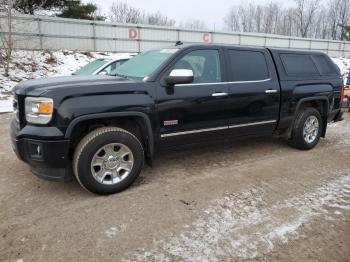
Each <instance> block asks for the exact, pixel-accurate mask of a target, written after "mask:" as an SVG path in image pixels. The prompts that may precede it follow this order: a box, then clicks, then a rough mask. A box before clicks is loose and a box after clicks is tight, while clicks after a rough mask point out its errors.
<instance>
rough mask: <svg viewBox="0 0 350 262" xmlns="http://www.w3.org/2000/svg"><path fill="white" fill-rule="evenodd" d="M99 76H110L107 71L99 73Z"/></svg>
mask: <svg viewBox="0 0 350 262" xmlns="http://www.w3.org/2000/svg"><path fill="white" fill-rule="evenodd" d="M98 75H102V76H106V75H108V73H107V71H105V70H103V71H101V72H99V73H98Z"/></svg>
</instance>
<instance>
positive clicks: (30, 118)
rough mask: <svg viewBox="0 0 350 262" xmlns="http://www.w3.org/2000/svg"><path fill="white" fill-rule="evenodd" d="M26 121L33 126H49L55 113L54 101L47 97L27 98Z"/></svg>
mask: <svg viewBox="0 0 350 262" xmlns="http://www.w3.org/2000/svg"><path fill="white" fill-rule="evenodd" d="M25 113H26V120H27V122H28V123H32V124H47V123H48V122H50V120H51V118H52V113H53V100H52V99H51V98H45V97H26V99H25Z"/></svg>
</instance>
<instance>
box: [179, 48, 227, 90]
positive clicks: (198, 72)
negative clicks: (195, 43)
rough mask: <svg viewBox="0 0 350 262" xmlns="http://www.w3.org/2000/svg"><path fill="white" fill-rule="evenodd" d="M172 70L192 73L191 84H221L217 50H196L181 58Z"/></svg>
mask: <svg viewBox="0 0 350 262" xmlns="http://www.w3.org/2000/svg"><path fill="white" fill-rule="evenodd" d="M173 69H190V70H192V71H193V76H194V80H193V83H217V82H221V70H220V58H219V51H218V50H196V51H192V52H190V53H188V54H186V55H185V56H183V57H182V58H181V59H180V60H179V61H177V62H176V64H175V65H174V68H173Z"/></svg>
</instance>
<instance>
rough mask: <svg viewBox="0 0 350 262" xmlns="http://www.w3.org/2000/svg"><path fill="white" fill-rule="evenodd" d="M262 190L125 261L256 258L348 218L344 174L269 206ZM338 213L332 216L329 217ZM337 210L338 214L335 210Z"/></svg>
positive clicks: (349, 188)
mask: <svg viewBox="0 0 350 262" xmlns="http://www.w3.org/2000/svg"><path fill="white" fill-rule="evenodd" d="M265 194H268V192H264V191H263V190H262V189H261V188H255V187H253V188H247V189H246V190H243V191H242V192H238V193H235V194H226V195H225V196H223V197H222V198H219V199H216V200H214V201H212V202H211V204H210V205H209V207H208V208H207V209H206V210H204V211H203V214H202V218H199V219H197V220H196V221H194V222H193V223H192V225H191V226H189V225H187V226H184V229H183V230H182V232H180V234H178V235H177V236H171V237H169V238H168V239H162V240H155V241H154V243H153V246H151V247H149V248H144V249H142V250H140V251H137V252H136V253H135V254H132V255H131V256H130V257H129V258H126V259H124V261H149V260H151V261H173V260H176V261H178V260H179V261H223V260H226V259H225V258H227V257H230V259H232V260H235V259H254V258H257V257H259V256H262V255H263V254H267V253H269V252H271V251H272V250H274V248H275V246H276V245H277V244H279V243H286V242H287V241H288V240H289V239H293V238H294V239H295V238H298V231H299V230H300V228H301V227H302V226H303V225H304V224H306V223H309V222H311V221H313V220H314V219H316V218H320V217H322V218H324V219H330V220H334V219H336V220H337V219H344V216H343V213H342V212H343V211H344V210H349V209H350V176H349V175H343V176H340V177H339V178H337V179H334V180H333V181H330V182H328V183H326V184H324V185H323V186H321V187H318V188H316V189H315V190H313V191H311V192H307V193H305V194H301V195H298V196H294V197H292V198H289V199H286V200H284V201H278V202H276V203H274V204H273V205H268V204H267V203H266V202H265V200H264V198H265V197H264V196H265ZM330 210H333V211H332V212H329V211H330ZM334 210H335V211H334Z"/></svg>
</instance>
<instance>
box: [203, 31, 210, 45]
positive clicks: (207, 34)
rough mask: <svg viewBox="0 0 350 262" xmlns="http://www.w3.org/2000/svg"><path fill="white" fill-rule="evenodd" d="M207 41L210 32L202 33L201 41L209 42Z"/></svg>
mask: <svg viewBox="0 0 350 262" xmlns="http://www.w3.org/2000/svg"><path fill="white" fill-rule="evenodd" d="M209 41H210V34H209V33H205V34H203V42H204V43H209Z"/></svg>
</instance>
